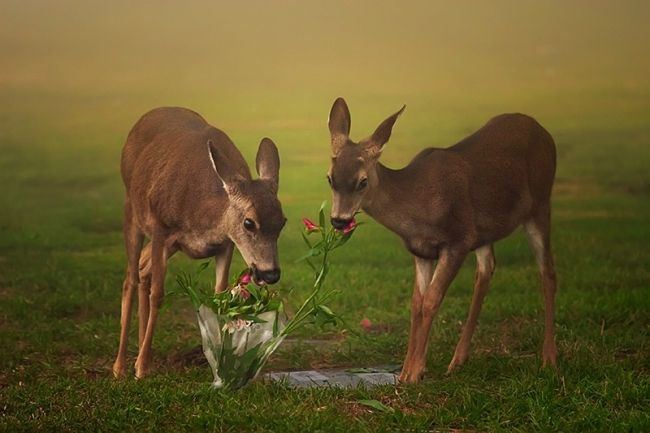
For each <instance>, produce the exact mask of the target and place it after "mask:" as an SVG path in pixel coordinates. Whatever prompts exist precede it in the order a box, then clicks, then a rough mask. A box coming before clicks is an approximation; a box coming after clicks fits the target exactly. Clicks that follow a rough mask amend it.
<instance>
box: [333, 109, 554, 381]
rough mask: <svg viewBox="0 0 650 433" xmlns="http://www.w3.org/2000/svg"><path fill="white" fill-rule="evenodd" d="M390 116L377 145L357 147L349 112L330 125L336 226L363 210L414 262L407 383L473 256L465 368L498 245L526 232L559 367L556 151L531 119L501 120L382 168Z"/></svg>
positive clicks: (460, 355) (403, 377)
mask: <svg viewBox="0 0 650 433" xmlns="http://www.w3.org/2000/svg"><path fill="white" fill-rule="evenodd" d="M405 108H406V106H403V107H402V108H401V109H400V110H399V111H397V112H396V113H394V114H393V115H391V116H389V117H388V118H387V119H386V120H384V121H383V122H382V123H381V124H380V125H379V126H378V127H377V129H376V130H375V131H374V132H373V133H372V135H370V136H369V137H368V138H365V139H363V140H361V141H359V142H354V141H352V140H351V139H350V126H351V119H350V110H349V108H348V106H347V103H346V102H345V100H344V99H343V98H338V99H336V100H335V101H334V104H333V105H332V108H331V111H330V115H329V120H328V127H329V131H330V138H331V150H332V157H331V164H330V168H329V171H328V174H327V180H328V182H329V184H330V187H331V191H332V208H331V215H330V216H331V224H332V225H333V226H334V228H337V229H341V228H343V227H345V226H346V225H347V224H349V222H350V221H351V220H352V219H353V218H354V216H355V214H356V213H357V212H359V211H363V212H365V213H366V214H368V215H369V216H370V217H371V218H373V219H374V220H376V221H377V222H378V223H379V224H381V225H383V226H384V227H386V228H387V229H388V230H390V231H392V232H393V233H395V234H397V236H399V237H400V238H401V240H402V241H403V243H404V245H405V247H406V249H407V250H408V251H409V252H410V253H411V255H413V257H414V261H415V284H414V288H413V295H412V297H411V320H410V331H409V340H408V349H407V353H406V358H405V360H404V364H403V367H402V370H401V373H400V376H399V380H400V381H401V382H405V383H417V382H419V381H420V380H421V379H422V378H423V376H424V371H425V364H426V355H427V349H428V342H429V334H430V330H431V323H432V320H433V318H434V317H435V316H436V314H437V313H438V311H439V309H440V306H441V304H442V301H443V299H444V297H445V294H446V292H447V289H448V288H449V285H450V284H451V282H452V281H453V280H454V278H455V276H456V274H457V273H458V271H459V269H460V268H461V265H462V264H463V262H464V261H465V258H466V256H467V255H468V254H469V253H470V252H472V251H473V252H474V254H475V256H476V272H475V280H474V291H473V295H472V300H471V304H470V308H469V313H468V316H467V320H466V321H465V324H464V326H463V328H462V331H461V335H460V339H459V341H458V343H457V345H456V349H455V351H454V355H453V358H452V360H451V362H450V363H449V366H448V369H447V372H448V373H450V372H452V371H453V370H454V369H456V368H457V367H460V366H461V365H463V364H464V363H465V361H466V360H467V359H468V357H469V349H470V342H471V339H472V335H473V334H474V330H475V329H476V326H477V322H478V316H479V313H480V311H481V305H482V303H483V300H484V298H485V296H486V294H487V291H488V285H489V283H490V279H491V277H492V274H493V273H494V270H495V266H496V260H495V256H494V248H493V244H494V243H495V242H496V241H499V240H501V239H503V238H505V237H507V236H509V235H510V234H511V233H512V232H513V231H514V230H515V229H517V228H518V227H519V226H523V228H524V231H525V232H526V234H527V237H528V240H529V243H530V245H531V247H532V250H533V252H534V255H535V258H536V262H537V267H538V270H539V274H540V278H541V286H542V292H543V299H544V342H543V350H542V357H543V365H544V366H547V365H548V366H552V367H555V365H556V357H557V349H556V344H555V336H554V308H555V307H554V304H555V292H556V286H557V283H556V276H555V268H554V264H553V257H552V253H551V203H550V200H551V190H552V187H553V181H554V178H555V166H556V151H555V143H554V141H553V138H552V137H551V135H550V134H549V133H548V132H547V131H546V130H545V129H544V128H543V127H542V126H541V125H540V124H539V123H537V121H536V120H534V119H533V118H532V117H529V116H527V115H524V114H518V113H516V114H502V115H499V116H496V117H494V118H492V119H491V120H489V121H488V122H487V123H486V124H485V125H484V126H483V127H481V128H480V129H479V130H477V131H476V132H474V133H473V134H471V135H469V136H468V137H466V138H464V139H462V140H461V141H459V142H458V143H456V144H454V145H453V146H451V147H448V148H427V149H424V150H422V151H421V152H420V153H419V154H417V155H416V156H415V157H414V158H413V159H412V160H411V162H410V163H409V164H408V165H406V166H405V167H403V168H401V169H397V170H396V169H391V168H388V167H386V166H384V165H383V164H381V163H380V162H379V158H380V156H381V154H382V151H383V149H384V146H385V145H386V143H387V142H388V140H389V139H390V136H391V133H392V129H393V126H394V124H395V121H396V120H397V118H398V117H399V116H400V115H401V114H402V113H403V112H404V109H405Z"/></svg>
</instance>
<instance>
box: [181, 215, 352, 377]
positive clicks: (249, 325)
mask: <svg viewBox="0 0 650 433" xmlns="http://www.w3.org/2000/svg"><path fill="white" fill-rule="evenodd" d="M303 225H304V230H303V232H302V237H303V239H304V241H305V243H306V245H307V246H308V248H309V250H308V252H307V254H305V255H304V256H303V257H301V258H300V259H299V261H304V262H306V263H307V264H308V265H309V266H310V268H311V269H312V270H313V271H314V283H313V289H312V291H311V293H310V294H309V296H307V298H306V299H305V301H304V302H303V303H302V305H301V306H300V308H298V310H297V311H296V313H295V314H294V316H293V317H292V318H291V319H288V318H287V316H286V314H285V312H284V304H283V302H282V300H281V299H280V296H279V293H278V291H277V290H276V289H271V288H269V287H268V286H266V285H264V286H257V285H255V284H254V282H253V281H252V278H251V275H250V271H249V270H248V269H246V270H244V271H242V272H241V273H240V274H239V275H237V277H236V278H235V279H234V281H233V282H232V284H231V287H230V288H229V289H228V290H225V291H223V292H220V293H207V292H206V291H204V290H200V289H198V284H197V278H196V275H195V276H192V275H189V274H181V275H179V276H178V278H177V282H178V285H179V287H180V288H181V290H182V291H183V292H185V293H186V294H187V295H189V297H190V300H191V301H192V303H193V305H194V307H195V308H196V311H197V317H198V322H199V328H200V329H201V340H202V345H203V353H204V354H205V357H206V358H207V360H208V363H209V364H210V367H211V369H212V373H213V374H214V382H213V384H212V385H213V386H214V387H215V388H229V389H237V388H241V387H242V386H244V385H246V384H247V383H248V382H249V381H251V380H252V379H254V378H255V377H256V376H257V375H258V374H259V372H260V371H261V370H262V368H263V367H264V365H265V364H266V361H267V360H268V358H269V356H270V355H271V354H272V353H273V352H274V351H275V350H276V349H277V348H278V346H280V344H281V343H282V341H283V340H284V338H285V337H286V336H287V335H290V334H291V333H293V332H295V331H296V330H298V329H299V328H301V327H302V326H304V325H306V324H310V323H311V324H315V325H317V326H324V325H327V324H337V323H338V322H339V321H340V319H339V318H338V317H337V316H336V315H335V314H334V313H333V312H332V310H331V309H330V308H329V307H328V306H327V305H326V304H327V302H328V301H329V300H330V299H331V298H332V296H333V295H334V294H335V293H336V291H335V290H333V289H328V290H322V287H323V282H324V281H325V277H326V276H327V273H328V271H329V260H328V256H329V254H330V253H331V252H332V251H333V250H335V249H336V248H339V247H340V246H342V245H344V244H345V243H346V242H347V241H348V240H349V239H350V237H351V236H352V233H353V232H354V229H355V228H356V227H357V224H356V221H354V220H352V222H351V223H350V224H349V225H348V226H347V227H346V228H345V229H343V230H341V231H338V230H335V229H333V228H329V229H325V215H324V203H323V205H322V206H321V208H320V210H319V224H316V223H314V222H312V221H310V220H309V219H307V218H304V219H303ZM312 234H319V235H320V238H318V237H317V239H316V241H315V242H312V240H310V236H311V235H312ZM207 266H208V262H206V263H203V264H202V265H201V266H200V267H199V272H201V271H203V270H204V269H205V268H206V267H207Z"/></svg>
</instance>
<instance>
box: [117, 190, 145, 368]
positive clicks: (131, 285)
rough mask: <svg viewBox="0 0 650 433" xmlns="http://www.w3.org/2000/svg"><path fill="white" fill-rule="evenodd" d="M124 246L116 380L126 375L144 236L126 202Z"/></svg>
mask: <svg viewBox="0 0 650 433" xmlns="http://www.w3.org/2000/svg"><path fill="white" fill-rule="evenodd" d="M123 229H124V244H125V247H126V256H127V267H126V277H125V279H124V284H123V285H122V313H121V318H120V345H119V348H118V350H117V357H116V359H115V362H114V364H113V375H114V376H115V377H116V378H118V377H122V376H124V374H125V373H126V351H127V346H128V340H129V328H130V326H131V308H132V307H133V291H134V290H135V289H136V288H137V287H138V280H139V278H138V261H139V260H140V253H141V251H142V242H143V241H144V235H143V234H142V232H140V230H139V229H138V227H137V224H136V223H135V220H134V218H133V211H132V209H131V205H130V204H129V202H128V200H127V202H126V204H125V206H124V227H123Z"/></svg>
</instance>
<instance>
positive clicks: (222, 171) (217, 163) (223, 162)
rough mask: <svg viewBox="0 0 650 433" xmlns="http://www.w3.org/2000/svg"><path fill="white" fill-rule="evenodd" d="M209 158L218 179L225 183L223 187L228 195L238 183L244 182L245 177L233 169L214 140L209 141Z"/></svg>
mask: <svg viewBox="0 0 650 433" xmlns="http://www.w3.org/2000/svg"><path fill="white" fill-rule="evenodd" d="M207 144H208V156H209V157H210V162H211V163H212V168H213V169H214V172H215V173H216V174H217V177H218V178H219V179H220V180H221V182H222V183H223V187H224V189H225V190H226V192H227V193H228V194H230V193H232V191H233V190H234V188H235V187H236V185H237V183H239V182H241V181H242V180H244V177H243V176H242V175H240V174H239V173H237V172H236V171H235V170H233V169H232V164H230V162H229V161H228V159H227V158H226V157H225V156H224V155H223V153H222V152H220V151H219V149H218V148H217V146H216V145H215V144H214V142H213V141H212V140H208V143H207Z"/></svg>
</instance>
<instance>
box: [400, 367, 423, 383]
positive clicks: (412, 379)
mask: <svg viewBox="0 0 650 433" xmlns="http://www.w3.org/2000/svg"><path fill="white" fill-rule="evenodd" d="M422 378H424V371H423V370H420V371H410V370H402V373H401V374H400V375H399V381H400V382H401V383H418V382H420V381H421V380H422Z"/></svg>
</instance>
